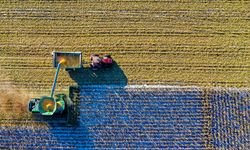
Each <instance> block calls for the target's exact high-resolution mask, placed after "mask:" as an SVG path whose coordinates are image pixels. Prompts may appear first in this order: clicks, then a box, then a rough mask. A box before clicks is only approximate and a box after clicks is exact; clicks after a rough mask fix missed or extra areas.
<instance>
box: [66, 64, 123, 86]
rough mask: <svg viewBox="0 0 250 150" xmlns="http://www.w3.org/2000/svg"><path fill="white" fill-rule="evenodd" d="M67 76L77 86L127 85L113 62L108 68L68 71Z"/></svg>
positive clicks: (120, 71)
mask: <svg viewBox="0 0 250 150" xmlns="http://www.w3.org/2000/svg"><path fill="white" fill-rule="evenodd" d="M68 73H69V76H70V77H71V78H72V79H73V80H74V81H75V82H76V83H77V84H78V85H121V86H125V85H127V82H128V79H127V77H126V75H125V74H124V72H123V70H122V69H121V68H120V67H119V65H118V64H117V63H116V62H115V61H114V64H113V66H112V67H110V68H101V69H98V70H92V69H90V68H89V67H86V68H85V67H82V68H80V69H77V70H75V71H73V70H72V71H68Z"/></svg>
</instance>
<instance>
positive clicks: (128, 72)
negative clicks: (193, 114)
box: [0, 0, 250, 93]
mask: <svg viewBox="0 0 250 150" xmlns="http://www.w3.org/2000/svg"><path fill="white" fill-rule="evenodd" d="M249 8H250V2H249V1H236V0H235V1H225V0H223V1H209V0H204V1H190V0H184V1H179V0H177V1H172V0H167V1H150V0H141V1H140V0H137V1H130V0H114V1H89V0H87V1H79V2H78V1H34V0H27V1H12V2H1V3H0V69H1V74H0V76H1V78H0V84H1V85H11V86H15V87H17V88H19V89H24V90H27V91H29V92H31V91H32V92H47V93H48V91H49V90H50V88H51V86H52V81H53V78H54V73H55V69H54V68H52V57H51V52H52V51H55V50H56V51H71V52H74V51H81V52H82V53H83V56H84V61H87V62H89V61H90V60H89V55H90V54H91V53H98V54H101V55H102V54H105V53H110V54H112V56H113V58H114V59H115V61H116V62H117V64H118V65H119V67H120V68H121V70H122V71H123V72H124V74H125V76H126V77H127V79H128V84H165V85H168V84H169V85H198V86H210V87H211V86H223V87H248V86H249V85H250V82H249V81H250V66H249V63H250V38H249V37H250V10H249ZM86 66H88V65H87V64H85V67H86ZM111 78H112V77H111ZM58 82H59V84H58V90H65V89H66V88H67V87H68V86H69V85H72V84H73V83H74V81H73V80H72V79H71V78H70V77H69V75H68V74H67V73H66V72H65V71H61V72H60V76H59V81H58ZM86 84H91V82H89V83H86Z"/></svg>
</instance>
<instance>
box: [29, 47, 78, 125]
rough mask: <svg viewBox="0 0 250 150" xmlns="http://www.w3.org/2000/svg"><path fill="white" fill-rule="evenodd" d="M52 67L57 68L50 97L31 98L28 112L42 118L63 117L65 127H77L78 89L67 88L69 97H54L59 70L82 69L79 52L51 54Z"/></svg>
mask: <svg viewBox="0 0 250 150" xmlns="http://www.w3.org/2000/svg"><path fill="white" fill-rule="evenodd" d="M52 54H53V67H54V68H57V70H56V74H55V78H54V83H53V86H52V90H51V95H50V96H43V97H41V98H32V99H30V101H29V104H28V110H29V111H30V112H32V113H36V114H41V115H42V116H54V115H61V116H62V117H63V116H65V117H66V120H67V125H70V126H74V125H77V118H78V114H79V112H78V104H79V89H78V86H70V87H69V96H67V95H66V94H63V93H60V94H57V95H56V96H55V97H54V91H55V87H56V82H57V79H58V75H59V71H60V69H61V68H63V69H65V70H66V71H72V70H73V71H74V70H76V69H79V68H81V67H82V53H81V52H53V53H52Z"/></svg>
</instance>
